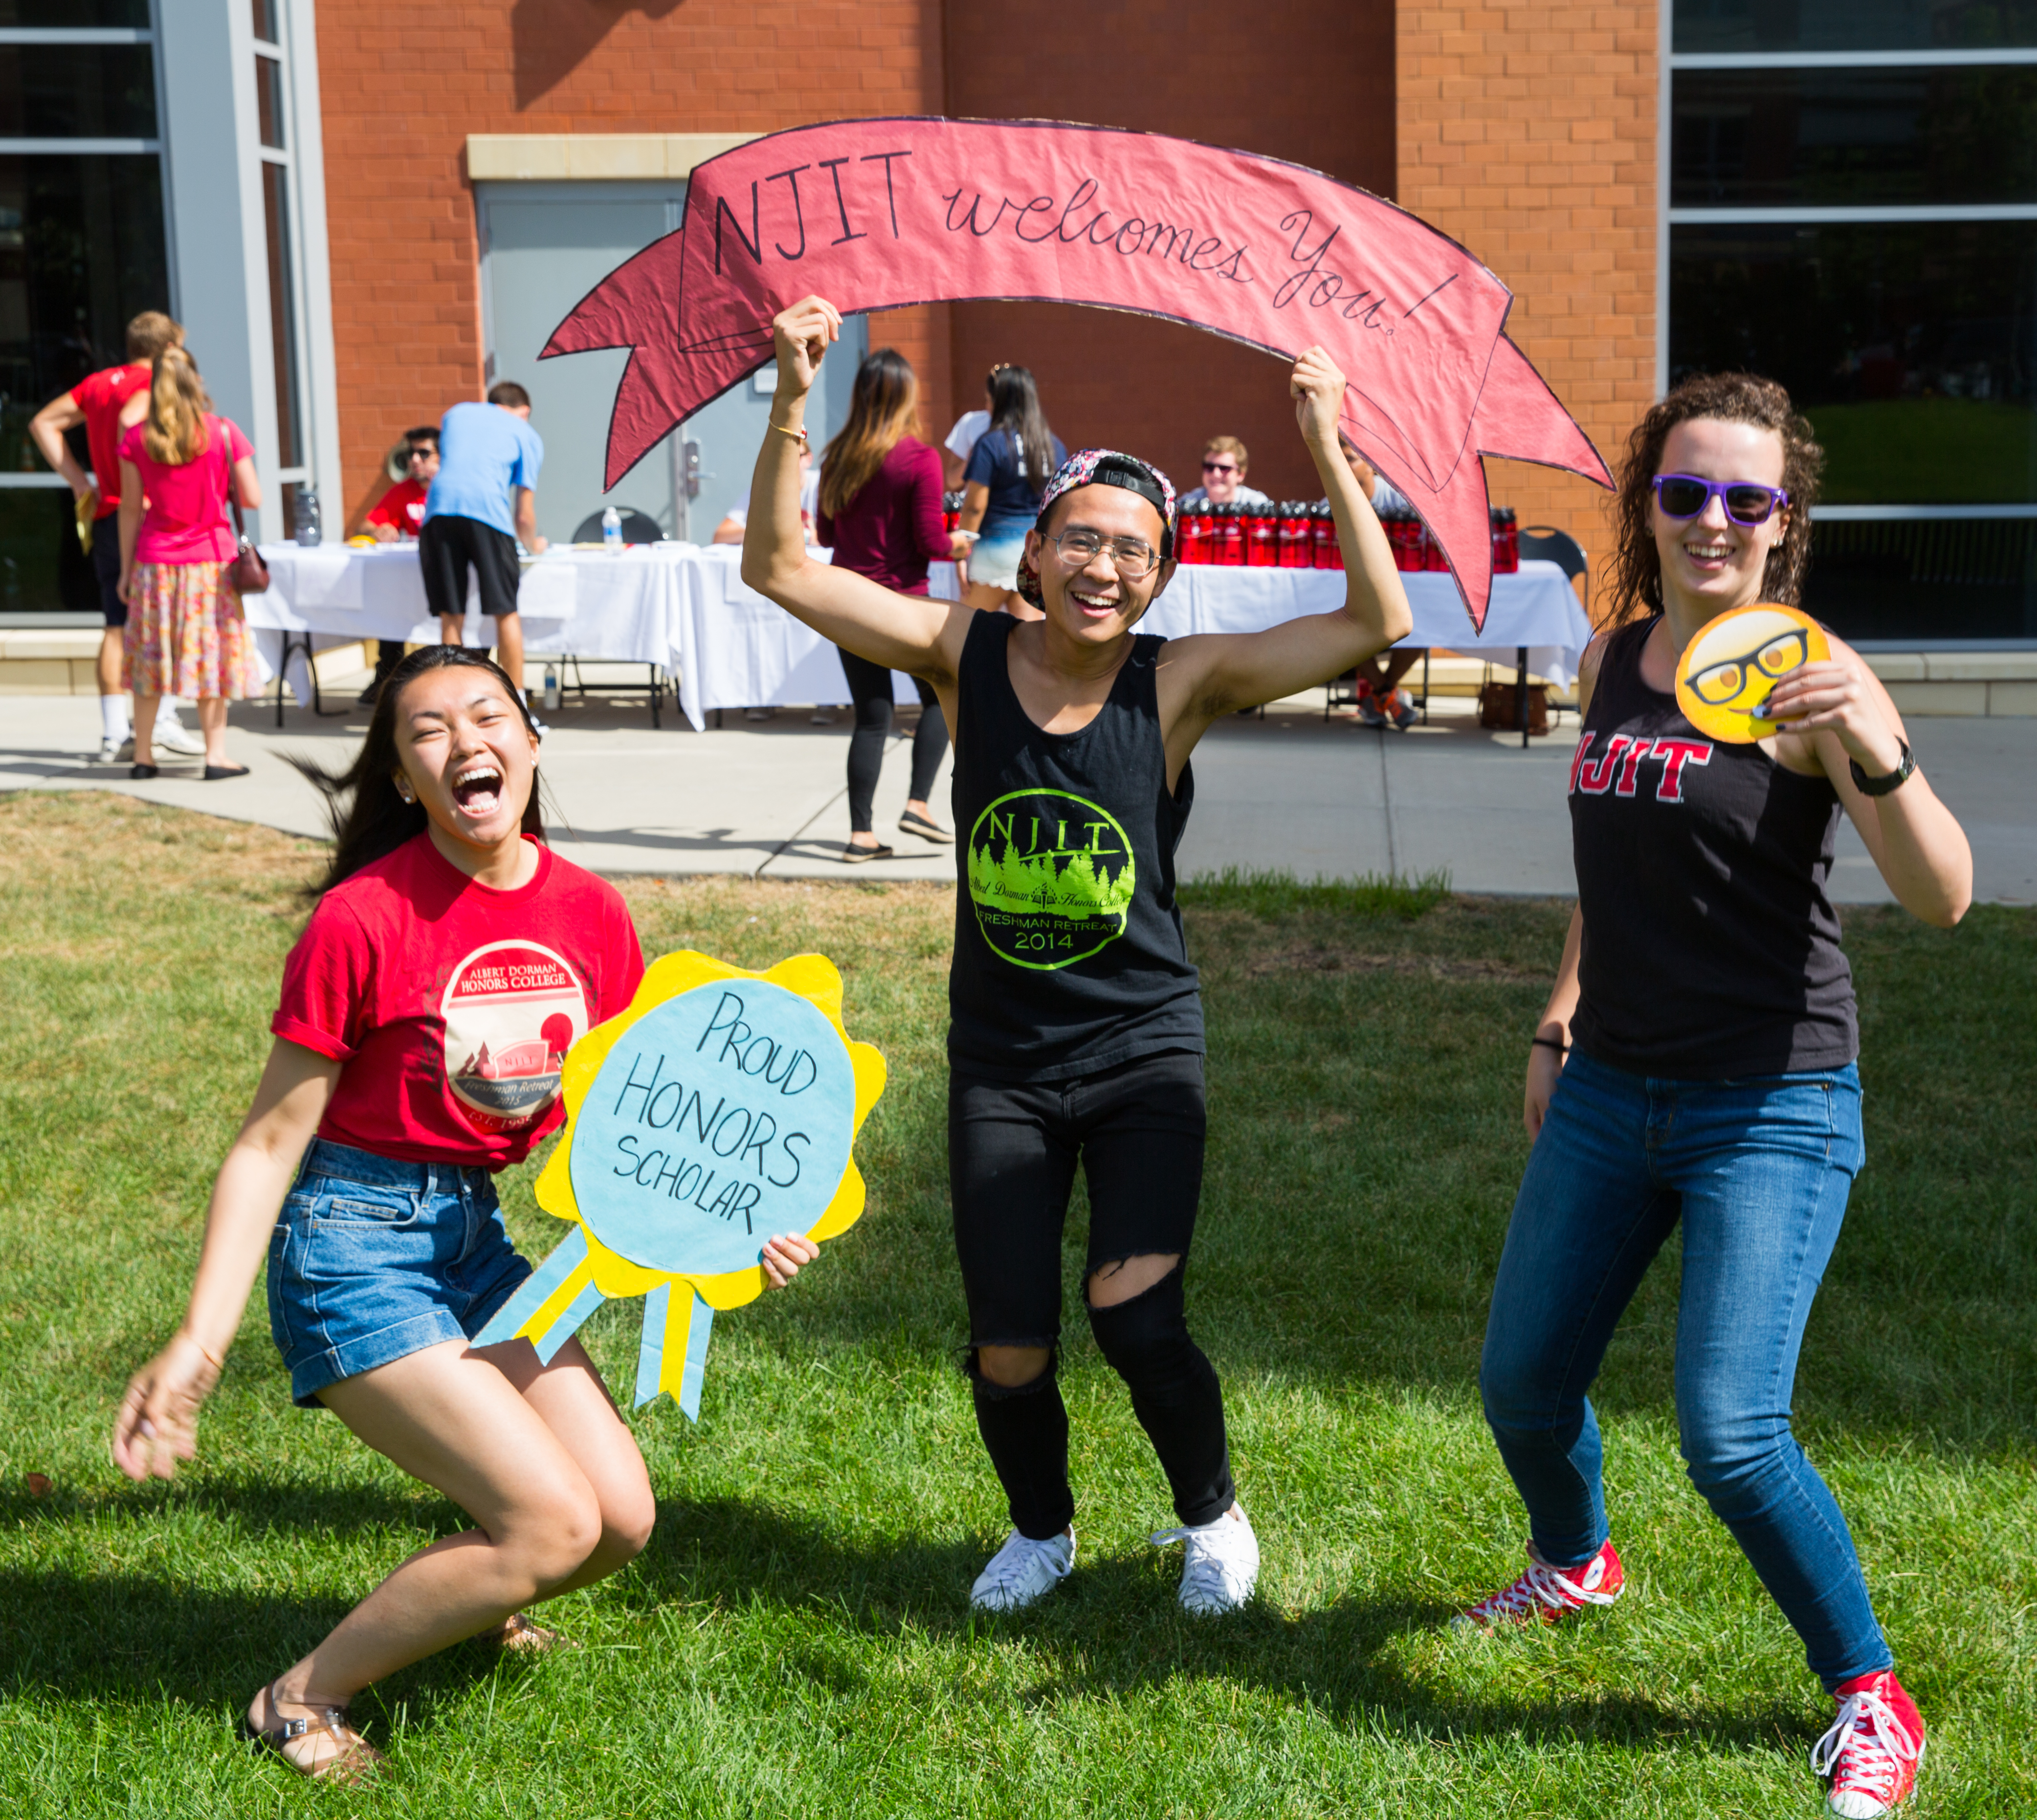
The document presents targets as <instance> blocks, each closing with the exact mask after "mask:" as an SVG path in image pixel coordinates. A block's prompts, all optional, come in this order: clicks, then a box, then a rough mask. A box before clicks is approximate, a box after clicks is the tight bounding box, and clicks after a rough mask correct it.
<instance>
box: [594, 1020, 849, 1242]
mask: <svg viewBox="0 0 2037 1820" xmlns="http://www.w3.org/2000/svg"><path fill="white" fill-rule="evenodd" d="M855 1123H856V1070H855V1067H854V1066H853V1065H852V1063H851V1062H850V1060H849V1056H848V1048H847V1047H846V1046H845V1044H844V1043H843V1041H842V1039H841V1034H840V1033H838V1032H837V1030H836V1029H835V1027H834V1025H832V1024H831V1023H830V1022H829V1021H828V1020H827V1018H826V1017H825V1016H824V1015H823V1014H822V1012H821V1010H820V1009H819V1008H818V1006H816V1005H814V1003H813V1001H812V1000H811V999H803V998H801V997H800V996H799V994H797V993H796V992H790V991H787V990H786V989H785V988H784V987H783V986H780V985H776V984H773V983H772V982H770V981H769V980H716V981H714V982H712V983H711V984H708V985H705V986H696V987H693V988H692V989H691V990H690V991H685V992H682V993H680V994H679V995H678V996H677V997H676V998H673V999H667V1000H666V1001H665V1003H663V1004H662V1005H659V1006H657V1007H656V1009H655V1010H651V1011H648V1012H647V1013H646V1014H644V1016H643V1017H641V1018H638V1019H637V1021H636V1022H635V1023H633V1024H632V1025H630V1026H629V1029H626V1030H625V1031H624V1032H623V1033H622V1036H621V1037H620V1038H619V1039H618V1040H617V1042H616V1044H615V1046H614V1048H611V1049H610V1051H609V1052H608V1055H607V1059H606V1060H605V1061H603V1063H602V1064H601V1067H600V1069H599V1071H598V1072H597V1073H596V1074H595V1078H594V1082H593V1084H592V1085H591V1086H590V1087H589V1088H588V1091H587V1094H586V1097H584V1099H583V1100H582V1101H581V1102H580V1106H579V1108H578V1109H577V1111H576V1112H575V1114H574V1116H573V1148H572V1151H571V1154H570V1156H569V1159H568V1164H567V1169H568V1173H569V1176H571V1178H572V1181H573V1199H574V1202H575V1203H576V1204H577V1206H578V1207H579V1209H580V1218H582V1219H583V1220H584V1221H585V1222H587V1225H588V1229H589V1230H590V1231H591V1232H592V1233H593V1234H594V1236H595V1237H596V1238H597V1239H599V1240H600V1241H601V1242H602V1244H604V1245H606V1246H607V1248H609V1249H610V1251H612V1252H616V1253H618V1254H619V1255H621V1256H623V1257H625V1258H627V1259H629V1261H630V1262H631V1263H637V1264H641V1265H643V1266H644V1267H645V1268H646V1269H648V1270H658V1271H673V1272H674V1273H675V1274H682V1275H687V1276H719V1275H720V1274H723V1273H724V1272H725V1271H739V1270H743V1269H745V1268H746V1267H748V1266H750V1265H752V1264H754V1263H756V1262H757V1260H758V1256H759V1255H760V1254H761V1253H762V1250H763V1246H764V1241H765V1240H766V1239H767V1238H769V1237H772V1236H773V1234H774V1233H805V1232H807V1231H808V1230H809V1229H811V1228H812V1227H813V1226H814V1225H817V1224H818V1222H819V1220H820V1217H821V1215H822V1214H823V1213H825V1212H826V1210H827V1208H828V1205H829V1203H830V1202H832V1201H833V1199H834V1196H835V1191H836V1190H837V1188H840V1187H841V1177H842V1172H843V1171H844V1170H845V1169H847V1168H848V1153H849V1143H850V1140H851V1138H852V1136H853V1135H854V1129H855Z"/></svg>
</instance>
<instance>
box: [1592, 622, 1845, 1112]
mask: <svg viewBox="0 0 2037 1820" xmlns="http://www.w3.org/2000/svg"><path fill="white" fill-rule="evenodd" d="M1656 624H1657V621H1656V620H1655V619H1653V618H1650V619H1648V620H1646V621H1642V622H1641V623H1640V624H1638V625H1630V626H1626V627H1623V628H1622V629H1620V630H1619V631H1618V632H1615V633H1614V634H1613V635H1612V637H1611V638H1610V639H1609V640H1608V641H1607V643H1606V647H1605V653H1604V659H1603V661H1602V662H1601V663H1600V666H1599V672H1598V680H1597V684H1596V685H1594V687H1593V690H1592V699H1591V709H1590V712H1589V713H1588V714H1586V715H1585V724H1584V731H1583V733H1582V734H1581V735H1580V737H1579V738H1578V750H1577V756H1576V757H1574V759H1573V760H1572V761H1571V763H1570V835H1571V844H1572V848H1573V850H1574V853H1575V855H1576V860H1577V872H1578V907H1579V908H1580V909H1581V910H1582V912H1583V913H1584V948H1583V953H1582V961H1581V963H1580V965H1579V969H1578V976H1579V980H1580V982H1581V985H1582V992H1581V995H1580V997H1579V1000H1578V1009H1577V1014H1576V1016H1575V1017H1574V1018H1572V1019H1571V1022H1570V1036H1571V1040H1572V1041H1573V1042H1574V1044H1576V1045H1577V1047H1578V1048H1579V1049H1581V1050H1582V1051H1583V1052H1584V1053H1585V1054H1586V1055H1589V1056H1591V1057H1592V1058H1593V1059H1594V1060H1597V1061H1601V1062H1607V1063H1611V1064H1612V1065H1613V1066H1614V1067H1619V1068H1625V1069H1627V1070H1631V1071H1632V1072H1634V1073H1635V1074H1653V1075H1657V1076H1660V1077H1662V1078H1668V1079H1674V1080H1693V1081H1716V1080H1725V1079H1728V1078H1731V1077H1733V1076H1735V1075H1741V1074H1794V1073H1798V1072H1802V1071H1805V1070H1812V1069H1820V1068H1840V1067H1845V1066H1846V1063H1849V1062H1850V1061H1851V1060H1853V1059H1854V1056H1855V1055H1857V1053H1858V1052H1859V1048H1860V1042H1859V1033H1858V1029H1857V1025H1856V1023H1855V1020H1854V996H1853V975H1852V972H1851V971H1850V969H1849V968H1848V967H1847V965H1846V956H1845V955H1844V954H1842V953H1841V952H1840V951H1839V918H1838V916H1836V915H1835V914H1834V912H1833V910H1832V906H1831V899H1830V898H1829V897H1827V896H1826V894H1825V882H1826V879H1827V877H1828V876H1829V875H1830V874H1831V867H1832V852H1833V848H1834V846H1835V844H1836V842H1837V840H1838V838H1839V814H1840V809H1839V793H1838V792H1837V791H1835V790H1834V789H1833V788H1832V787H1831V782H1830V781H1829V780H1827V779H1826V778H1824V777H1822V776H1819V777H1805V776H1799V775H1798V774H1797V772H1793V771H1790V770H1788V769H1786V768H1785V767H1783V766H1782V765H1778V764H1777V763H1776V762H1775V761H1774V759H1772V758H1771V757H1769V756H1768V755H1767V753H1765V752H1763V750H1761V748H1760V747H1759V746H1733V745H1729V744H1727V743H1725V742H1723V741H1716V740H1712V739H1709V738H1706V737H1705V735H1703V734H1701V733H1699V731H1698V730H1697V729H1696V728H1695V727H1693V726H1691V723H1690V722H1689V721H1687V720H1686V719H1684V716H1683V712H1682V711H1681V710H1680V708H1678V707H1677V706H1676V697H1675V696H1673V695H1664V694H1662V693H1659V692H1658V691H1657V690H1655V689H1650V687H1649V686H1648V685H1647V684H1646V683H1645V682H1642V678H1641V648H1642V645H1643V644H1646V642H1647V639H1648V635H1649V633H1650V632H1652V631H1653V629H1655V625H1656Z"/></svg>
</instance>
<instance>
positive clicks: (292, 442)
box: [248, 0, 308, 534]
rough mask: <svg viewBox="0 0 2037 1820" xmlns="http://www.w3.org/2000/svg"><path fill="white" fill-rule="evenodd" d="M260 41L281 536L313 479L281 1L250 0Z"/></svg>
mask: <svg viewBox="0 0 2037 1820" xmlns="http://www.w3.org/2000/svg"><path fill="white" fill-rule="evenodd" d="M248 4H249V7H250V9H251V13H252V15H253V23H254V35H255V120H256V124H257V126H258V129H259V138H260V141H261V146H262V150H261V159H262V213H263V227H264V229H265V231H266V236H267V239H268V244H269V333H270V346H271V349H272V352H273V354H274V370H275V378H276V463H277V466H278V468H279V469H280V470H282V471H281V474H280V476H279V478H280V481H281V486H282V495H283V497H282V517H281V519H280V521H279V529H280V530H281V531H282V532H284V533H285V534H287V533H288V532H289V531H290V530H291V529H292V528H293V527H294V526H295V523H296V520H297V489H299V488H300V486H302V485H304V482H305V481H306V479H307V478H308V470H307V467H306V453H307V451H306V448H305V438H304V375H303V371H302V362H301V361H300V359H299V357H298V347H299V341H300V337H299V332H298V322H297V308H298V289H299V287H298V285H297V262H296V256H295V250H294V247H295V242H296V240H297V234H296V232H295V224H294V221H293V216H292V212H291V211H292V206H293V203H292V191H293V187H294V185H293V181H292V179H293V176H294V174H295V173H294V172H293V170H292V168H291V165H292V158H291V145H292V142H293V139H294V138H295V134H293V131H292V130H291V128H290V123H289V119H288V114H289V108H288V106H287V103H288V98H289V84H288V83H287V81H285V69H284V44H283V40H282V17H281V15H282V7H281V6H278V4H277V0H248Z"/></svg>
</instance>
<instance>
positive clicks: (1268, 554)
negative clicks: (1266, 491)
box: [1245, 505, 1280, 568]
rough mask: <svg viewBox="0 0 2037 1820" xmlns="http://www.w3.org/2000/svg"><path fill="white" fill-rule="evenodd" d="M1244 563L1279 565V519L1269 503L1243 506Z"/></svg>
mask: <svg viewBox="0 0 2037 1820" xmlns="http://www.w3.org/2000/svg"><path fill="white" fill-rule="evenodd" d="M1279 566H1280V520H1279V518H1278V517H1277V516H1276V515H1275V512H1274V508H1272V506H1270V505H1255V506H1248V507H1247V508H1245V567H1246V568H1279Z"/></svg>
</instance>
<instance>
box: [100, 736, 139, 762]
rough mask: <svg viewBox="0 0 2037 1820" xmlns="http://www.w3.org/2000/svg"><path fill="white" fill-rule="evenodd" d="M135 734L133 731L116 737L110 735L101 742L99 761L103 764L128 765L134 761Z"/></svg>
mask: <svg viewBox="0 0 2037 1820" xmlns="http://www.w3.org/2000/svg"><path fill="white" fill-rule="evenodd" d="M133 761H134V734H131V733H130V734H126V735H125V736H123V738H119V739H115V738H111V736H110V735H109V736H108V738H104V739H102V740H100V742H99V762H100V764H101V765H127V764H131V763H132V762H133Z"/></svg>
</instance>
